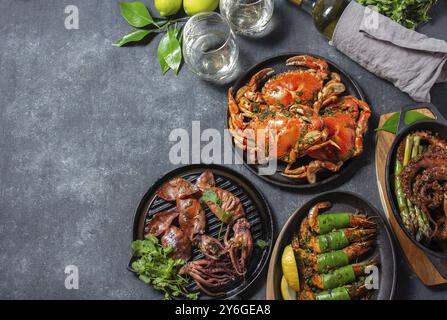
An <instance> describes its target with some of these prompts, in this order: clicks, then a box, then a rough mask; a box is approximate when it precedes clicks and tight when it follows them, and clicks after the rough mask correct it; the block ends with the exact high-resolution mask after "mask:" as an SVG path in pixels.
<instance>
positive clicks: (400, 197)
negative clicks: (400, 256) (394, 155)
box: [394, 159, 414, 234]
mask: <svg viewBox="0 0 447 320" xmlns="http://www.w3.org/2000/svg"><path fill="white" fill-rule="evenodd" d="M402 169H403V167H402V163H401V162H400V161H399V160H398V159H396V163H395V165H394V192H395V194H396V198H397V203H398V206H399V212H400V216H401V218H402V222H403V224H404V226H405V228H406V229H407V230H408V231H409V232H410V233H411V234H413V233H414V230H413V224H412V223H411V220H410V213H409V210H408V207H407V199H406V198H405V194H404V192H403V191H402V186H401V183H400V179H399V175H400V173H401V172H402Z"/></svg>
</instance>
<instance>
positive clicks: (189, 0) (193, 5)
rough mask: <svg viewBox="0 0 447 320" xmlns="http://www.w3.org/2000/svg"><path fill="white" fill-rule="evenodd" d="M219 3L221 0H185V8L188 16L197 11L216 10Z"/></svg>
mask: <svg viewBox="0 0 447 320" xmlns="http://www.w3.org/2000/svg"><path fill="white" fill-rule="evenodd" d="M218 5H219V0H183V8H184V9H185V12H186V14H187V15H188V16H193V15H195V14H197V13H201V12H207V11H214V10H216V9H217V6H218Z"/></svg>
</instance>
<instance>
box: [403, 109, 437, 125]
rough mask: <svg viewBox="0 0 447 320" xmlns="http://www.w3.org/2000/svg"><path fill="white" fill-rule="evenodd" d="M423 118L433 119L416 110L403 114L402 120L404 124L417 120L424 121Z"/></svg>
mask: <svg viewBox="0 0 447 320" xmlns="http://www.w3.org/2000/svg"><path fill="white" fill-rule="evenodd" d="M424 120H433V118H431V117H428V116H426V115H425V114H422V113H420V112H417V111H413V110H411V111H408V112H407V113H406V114H405V117H404V122H405V124H406V125H409V124H412V123H415V122H418V121H424Z"/></svg>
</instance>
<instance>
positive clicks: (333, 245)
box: [317, 230, 349, 253]
mask: <svg viewBox="0 0 447 320" xmlns="http://www.w3.org/2000/svg"><path fill="white" fill-rule="evenodd" d="M317 239H318V246H319V247H320V251H321V252H322V253H324V252H329V251H331V250H339V249H343V248H344V247H346V246H348V245H349V239H348V238H347V237H346V235H345V232H344V230H337V231H334V232H331V233H328V234H323V235H319V236H318V237H317Z"/></svg>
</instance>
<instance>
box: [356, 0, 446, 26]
mask: <svg viewBox="0 0 447 320" xmlns="http://www.w3.org/2000/svg"><path fill="white" fill-rule="evenodd" d="M436 1H437V0H399V1H396V0H357V2H358V3H360V4H362V5H364V6H369V5H372V6H375V7H377V9H378V10H379V12H380V13H381V14H383V15H385V16H387V17H389V18H391V19H392V20H394V21H396V22H397V23H399V24H401V25H403V26H404V27H406V28H409V29H413V30H414V29H416V27H417V26H418V25H420V24H421V23H424V22H427V21H428V20H430V16H429V14H428V12H429V11H430V9H431V7H432V6H433V5H434V4H435V3H436Z"/></svg>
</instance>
